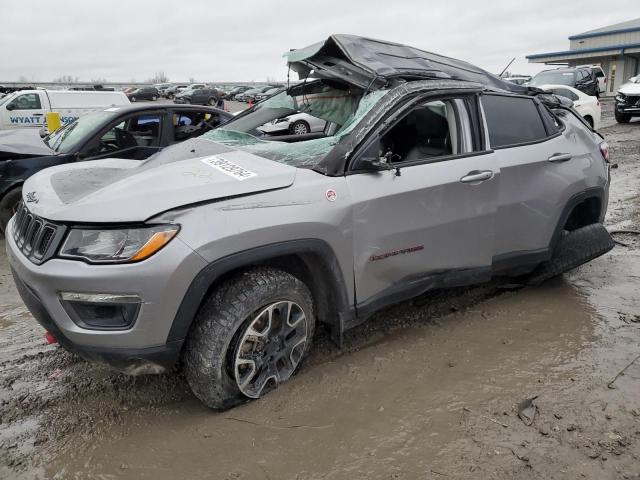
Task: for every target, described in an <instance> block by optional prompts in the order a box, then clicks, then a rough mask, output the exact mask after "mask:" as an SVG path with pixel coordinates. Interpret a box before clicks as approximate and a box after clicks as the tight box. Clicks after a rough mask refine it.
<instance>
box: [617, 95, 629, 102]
mask: <svg viewBox="0 0 640 480" xmlns="http://www.w3.org/2000/svg"><path fill="white" fill-rule="evenodd" d="M616 100H617V101H618V102H620V103H624V102H625V101H626V100H627V96H626V95H625V94H624V93H618V95H616Z"/></svg>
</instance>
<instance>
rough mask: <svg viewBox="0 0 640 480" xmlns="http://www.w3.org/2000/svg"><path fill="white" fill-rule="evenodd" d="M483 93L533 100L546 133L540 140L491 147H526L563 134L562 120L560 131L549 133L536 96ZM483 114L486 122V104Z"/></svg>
mask: <svg viewBox="0 0 640 480" xmlns="http://www.w3.org/2000/svg"><path fill="white" fill-rule="evenodd" d="M482 95H487V96H488V95H493V96H498V97H515V98H527V99H529V100H531V101H533V103H534V105H535V106H536V111H537V112H538V116H539V117H540V121H541V122H542V126H543V128H544V131H545V133H546V135H547V136H546V137H544V138H541V139H538V140H530V141H528V142H520V143H511V144H509V145H501V146H499V147H495V146H493V145H491V149H492V150H504V149H506V148H517V147H526V146H527V145H537V144H538V143H544V142H547V141H549V140H551V139H553V138H556V137H559V136H560V135H562V132H563V130H564V125H563V124H562V123H561V122H560V125H561V127H558V131H557V132H556V133H554V134H553V135H549V129H548V126H547V124H546V122H545V121H544V117H543V116H542V115H541V114H540V108H541V106H540V103H539V102H540V101H539V100H538V99H537V98H535V97H529V96H527V95H513V94H509V93H501V92H483V93H482ZM482 115H483V118H484V120H485V122H486V116H485V114H484V106H483V108H482ZM486 125H487V136H489V124H488V123H487V124H486ZM489 144H491V138H490V137H489Z"/></svg>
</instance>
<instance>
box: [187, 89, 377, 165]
mask: <svg viewBox="0 0 640 480" xmlns="http://www.w3.org/2000/svg"><path fill="white" fill-rule="evenodd" d="M387 91H388V90H377V91H374V92H370V93H368V94H366V95H365V96H364V97H363V96H362V92H361V91H360V90H358V91H355V92H354V91H353V90H351V89H349V88H348V87H345V89H339V88H334V87H330V86H328V85H325V84H323V83H322V82H314V84H309V85H303V86H296V87H292V88H291V89H289V91H288V92H287V91H283V92H281V93H279V94H278V95H275V96H273V97H271V98H269V99H267V100H265V101H264V102H261V103H259V104H258V105H256V107H255V108H254V111H253V112H251V113H249V114H247V115H242V116H240V117H238V118H236V119H234V120H232V121H230V122H229V123H227V124H226V125H224V126H223V127H220V128H217V129H215V130H212V131H210V132H208V133H206V134H204V135H203V136H202V137H200V138H204V139H207V140H211V141H214V142H218V143H221V144H223V145H227V146H229V147H232V148H236V149H238V150H244V151H246V152H249V153H253V154H254V155H258V156H261V157H264V158H268V159H269V160H274V161H276V162H280V163H285V164H287V165H292V166H294V167H302V168H312V167H314V166H315V165H316V164H317V163H318V162H319V161H320V160H321V159H322V158H323V157H324V156H325V155H326V154H327V153H329V151H330V150H331V149H332V148H333V147H334V146H335V145H336V144H337V143H338V142H339V141H340V140H341V139H342V138H343V137H344V136H345V135H347V134H348V133H349V132H351V130H352V129H353V128H354V127H355V126H356V125H357V123H358V122H359V121H360V120H361V119H362V117H364V116H365V115H366V113H367V112H368V111H369V110H371V108H372V107H373V106H374V105H375V104H376V103H377V102H378V101H379V100H380V99H381V98H382V97H383V96H384V95H385V94H386V93H387ZM295 113H307V114H309V115H312V116H313V117H315V118H317V119H320V120H324V121H325V122H326V124H327V125H326V127H325V129H324V131H323V132H320V133H316V134H313V135H311V136H310V137H311V138H309V139H308V140H307V139H305V140H302V141H298V140H299V139H291V138H286V139H284V141H279V140H278V137H277V136H271V135H267V134H264V133H263V132H261V131H260V130H259V127H261V126H263V125H265V124H266V123H268V122H271V121H273V120H277V119H281V118H284V117H287V116H289V115H292V114H295ZM328 132H331V133H328ZM283 138H284V137H283ZM305 138H307V137H305ZM294 140H295V141H294Z"/></svg>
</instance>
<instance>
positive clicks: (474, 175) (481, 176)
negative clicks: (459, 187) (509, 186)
mask: <svg viewBox="0 0 640 480" xmlns="http://www.w3.org/2000/svg"><path fill="white" fill-rule="evenodd" d="M492 178H493V172H492V171H491V170H483V171H482V172H480V171H478V170H473V171H472V172H469V173H467V174H466V175H465V176H464V177H462V178H461V179H460V181H461V182H462V183H476V182H478V183H479V182H484V181H485V180H490V179H492Z"/></svg>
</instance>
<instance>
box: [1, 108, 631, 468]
mask: <svg viewBox="0 0 640 480" xmlns="http://www.w3.org/2000/svg"><path fill="white" fill-rule="evenodd" d="M605 122H606V124H608V125H611V124H612V123H613V122H612V121H611V115H610V111H608V112H607V115H606V118H605ZM602 132H603V133H604V134H605V135H606V138H607V140H608V141H609V143H610V145H611V146H612V150H613V161H614V162H616V163H617V164H618V168H616V169H613V170H612V186H611V199H610V205H609V214H608V217H607V226H608V227H609V228H610V229H640V213H639V212H640V201H639V192H640V121H635V122H632V123H631V124H629V125H614V126H609V127H606V128H604V129H603V130H602ZM616 239H618V240H619V241H621V242H622V243H624V244H626V246H622V245H619V246H617V247H616V248H615V249H614V250H613V251H612V252H610V253H609V254H607V255H606V256H604V257H601V258H599V259H597V260H595V261H593V262H591V263H590V264H588V265H585V266H583V267H581V268H579V269H577V270H575V271H572V272H570V273H569V274H565V275H564V276H563V277H562V278H558V279H555V280H553V281H550V282H547V283H546V284H544V285H542V286H540V287H536V288H524V289H519V290H510V289H508V288H504V287H505V285H501V284H489V285H484V286H480V287H475V288H471V289H458V290H454V291H450V292H434V293H431V294H429V295H426V296H423V297H421V298H418V299H415V300H414V301H411V302H407V303H404V304H402V305H400V306H398V307H395V308H391V309H388V310H386V311H384V312H381V313H379V314H378V315H376V317H375V318H374V319H373V320H372V321H371V322H369V323H368V324H366V325H364V326H362V327H360V328H357V329H355V330H354V331H352V332H350V333H349V334H348V335H347V341H346V347H345V348H344V349H343V350H338V349H337V348H336V347H334V346H333V345H332V344H331V343H330V342H329V341H328V339H327V337H326V334H324V335H323V334H321V335H320V338H319V339H318V340H317V342H316V345H315V347H314V348H313V350H312V352H311V356H310V358H309V360H308V361H307V362H306V364H305V365H304V367H303V368H302V371H301V372H300V373H299V374H298V375H297V376H295V377H294V378H293V379H292V380H291V381H289V382H288V383H287V384H285V385H283V386H282V387H281V388H280V389H279V390H277V391H275V392H273V393H272V394H270V395H268V396H267V397H266V398H265V399H263V400H260V401H256V402H253V403H250V404H247V405H244V406H242V407H239V408H235V409H234V410H232V411H228V412H225V413H214V412H211V411H209V410H207V409H206V408H204V407H202V406H201V405H200V404H199V403H198V401H197V400H196V399H195V398H194V397H193V396H192V395H191V394H190V393H189V390H188V388H187V387H186V385H185V382H184V380H183V378H182V377H181V376H180V375H178V374H167V375H162V376H147V377H136V378H133V377H126V376H123V375H120V374H118V373H114V372H112V371H110V370H108V369H106V368H103V367H101V366H98V365H92V364H87V363H85V362H83V361H81V360H79V359H77V358H75V357H73V356H71V355H70V354H67V353H66V352H65V351H63V350H61V349H60V348H57V347H55V346H48V345H46V343H45V341H44V339H43V331H42V329H41V328H40V327H39V326H38V325H37V324H36V323H35V321H34V320H33V319H32V318H31V316H30V314H29V313H28V311H27V310H26V309H25V308H24V306H23V305H22V303H21V301H20V299H19V297H18V296H17V294H16V291H15V289H14V286H13V283H12V280H11V276H10V273H9V270H8V267H7V262H6V258H5V256H4V253H0V478H3V479H4V478H7V479H9V478H18V479H20V478H24V479H31V478H56V479H67V478H69V479H85V478H99V479H118V478H144V479H146V478H149V479H175V478H189V479H196V478H212V479H248V478H251V479H260V478H264V479H343V478H348V479H365V478H366V479H418V478H420V479H446V478H456V479H457V478H464V479H466V478H469V479H514V478H517V479H534V478H535V479H538V478H540V479H542V478H544V479H575V478H586V479H598V480H602V479H614V478H616V479H617V478H627V479H629V478H637V479H640V360H638V361H637V362H635V363H633V361H634V359H636V358H637V357H638V355H640V348H639V346H640V288H639V286H640V281H639V279H640V240H639V239H638V238H637V237H635V236H633V235H623V234H620V235H616ZM2 247H3V246H2ZM2 252H4V248H2ZM628 365H629V366H628ZM627 366H628V368H627V369H626V370H624V369H625V367H627ZM623 370H624V373H623V374H622V375H618V374H619V372H621V371H623ZM614 379H615V381H614ZM532 397H537V398H536V399H535V400H534V401H533V403H534V405H536V409H535V411H536V412H537V414H536V415H535V418H534V419H533V423H532V424H531V425H526V424H525V422H523V420H521V419H520V418H519V417H518V415H517V411H518V407H517V406H518V404H519V403H520V402H522V401H523V400H526V399H530V398H532ZM531 412H532V409H529V413H530V414H531ZM527 423H528V422H527Z"/></svg>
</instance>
